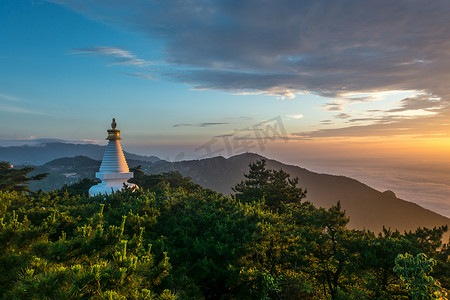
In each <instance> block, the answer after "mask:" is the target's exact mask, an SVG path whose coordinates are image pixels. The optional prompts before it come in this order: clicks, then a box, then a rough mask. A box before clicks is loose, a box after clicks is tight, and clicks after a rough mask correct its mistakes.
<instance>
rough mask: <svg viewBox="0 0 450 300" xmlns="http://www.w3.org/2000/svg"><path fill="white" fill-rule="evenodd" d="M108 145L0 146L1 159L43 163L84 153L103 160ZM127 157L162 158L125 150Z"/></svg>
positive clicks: (23, 162)
mask: <svg viewBox="0 0 450 300" xmlns="http://www.w3.org/2000/svg"><path fill="white" fill-rule="evenodd" d="M105 147H106V146H100V145H95V144H71V143H60V142H56V143H42V144H38V145H24V146H10V147H0V160H2V161H8V162H10V163H11V164H13V165H24V164H26V165H34V166H38V165H42V164H44V163H46V162H49V161H51V160H54V159H57V158H62V157H73V156H78V155H83V156H87V157H90V158H92V159H96V160H101V159H102V158H103V153H104V152H105ZM124 154H125V157H126V158H127V159H134V160H141V161H146V162H155V161H158V160H160V159H159V158H158V157H156V156H142V155H137V154H132V153H128V152H125V151H124Z"/></svg>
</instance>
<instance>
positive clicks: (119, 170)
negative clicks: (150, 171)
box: [89, 118, 136, 196]
mask: <svg viewBox="0 0 450 300" xmlns="http://www.w3.org/2000/svg"><path fill="white" fill-rule="evenodd" d="M116 126H117V124H116V119H114V118H113V119H112V123H111V129H108V130H107V131H108V137H107V138H106V139H107V140H108V145H107V146H106V150H105V154H104V155H103V160H102V164H101V165H100V170H99V171H98V172H97V173H95V177H97V178H98V179H100V180H101V181H102V182H101V183H99V184H97V185H94V186H93V187H91V188H90V189H89V195H91V196H95V195H98V194H111V193H113V192H115V191H120V190H121V189H123V187H124V184H125V185H126V186H128V187H136V185H135V184H133V183H128V182H127V181H128V179H130V178H133V172H130V170H129V169H128V165H127V161H126V160H125V156H124V155H123V151H122V147H121V146H120V140H121V138H120V135H119V134H120V130H118V129H116Z"/></svg>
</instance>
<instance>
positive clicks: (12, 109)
mask: <svg viewBox="0 0 450 300" xmlns="http://www.w3.org/2000/svg"><path fill="white" fill-rule="evenodd" d="M0 111H4V112H8V113H21V114H34V115H44V113H42V112H39V111H35V110H31V109H27V108H23V107H19V106H14V105H7V104H1V103H0Z"/></svg>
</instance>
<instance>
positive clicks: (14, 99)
mask: <svg viewBox="0 0 450 300" xmlns="http://www.w3.org/2000/svg"><path fill="white" fill-rule="evenodd" d="M0 99H2V100H7V101H11V102H24V101H25V100H24V99H22V98H19V97H16V96H12V95H8V94H1V93H0Z"/></svg>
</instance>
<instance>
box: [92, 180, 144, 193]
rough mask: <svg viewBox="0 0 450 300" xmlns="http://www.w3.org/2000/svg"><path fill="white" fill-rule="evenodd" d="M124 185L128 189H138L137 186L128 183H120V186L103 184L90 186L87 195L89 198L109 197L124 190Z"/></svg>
mask: <svg viewBox="0 0 450 300" xmlns="http://www.w3.org/2000/svg"><path fill="white" fill-rule="evenodd" d="M124 183H125V185H126V186H127V187H128V188H138V187H137V185H135V184H134V183H129V182H122V183H121V184H120V185H107V184H105V183H103V182H101V183H99V184H97V185H94V186H92V187H91V188H90V189H89V195H90V196H97V195H101V194H102V195H105V194H106V195H111V194H112V193H115V192H117V191H121V190H122V189H123V188H124Z"/></svg>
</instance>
